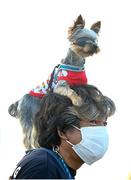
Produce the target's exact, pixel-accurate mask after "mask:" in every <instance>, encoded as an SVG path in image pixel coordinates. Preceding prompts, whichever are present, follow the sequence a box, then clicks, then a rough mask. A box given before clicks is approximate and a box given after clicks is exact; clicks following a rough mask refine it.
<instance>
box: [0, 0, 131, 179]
mask: <svg viewBox="0 0 131 180" xmlns="http://www.w3.org/2000/svg"><path fill="white" fill-rule="evenodd" d="M79 14H81V15H82V16H83V18H84V19H85V21H86V27H87V28H90V26H91V25H92V24H93V23H94V22H96V21H98V20H100V21H101V24H102V27H101V31H100V34H99V46H100V49H101V52H100V53H99V54H97V55H94V56H93V57H91V58H88V59H87V60H86V65H85V67H86V72H87V77H88V80H89V84H93V85H95V86H97V87H98V89H100V90H101V91H102V93H103V94H104V95H106V96H108V97H110V98H111V99H113V101H114V102H115V104H116V108H117V111H116V114H115V115H114V116H113V117H111V118H109V119H108V126H107V127H108V132H109V138H110V142H109V148H108V151H107V153H106V154H105V156H104V157H103V158H102V159H101V160H99V161H98V162H96V163H94V164H93V165H91V166H88V165H86V164H85V165H83V166H82V167H81V168H80V169H79V170H78V171H77V176H76V180H79V179H90V180H98V179H101V180H105V179H106V180H126V179H127V178H126V177H127V175H128V173H129V172H130V171H131V140H130V139H131V130H130V129H131V126H130V125H131V123H130V111H131V110H130V100H131V93H130V92H131V85H130V76H131V65H130V61H131V60H130V59H131V55H130V52H131V50H130V42H131V35H130V32H131V24H130V19H129V17H130V4H129V1H128V0H119V1H118V0H115V1H114V0H109V1H108V0H107V1H102V0H99V1H95V0H77V1H75V0H63V1H62V0H48V1H46V0H39V1H36V0H11V1H9V0H8V1H7V0H1V1H0V62H1V66H0V82H1V84H0V89H1V93H0V107H1V118H0V168H1V173H0V179H2V180H4V179H7V178H8V177H9V175H11V173H12V172H13V170H14V168H15V166H16V164H17V163H18V162H19V160H20V159H21V158H22V156H23V155H24V151H25V149H24V146H23V144H22V130H21V126H20V124H19V121H18V120H17V119H15V118H13V117H11V116H9V114H8V111H7V110H8V107H9V105H10V104H11V103H13V102H15V101H16V100H18V99H20V98H21V97H22V96H23V95H24V94H26V93H28V92H29V91H30V90H31V89H32V88H33V87H35V86H36V85H38V84H40V83H41V82H42V81H45V80H46V79H47V77H48V75H49V73H50V72H51V71H52V69H53V67H54V66H55V65H57V64H59V63H60V60H61V59H62V58H64V57H65V56H66V53H67V50H68V48H69V46H70V44H69V42H68V40H67V30H68V27H69V26H70V25H72V23H73V21H74V20H75V19H76V18H77V16H78V15H79Z"/></svg>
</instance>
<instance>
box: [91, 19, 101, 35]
mask: <svg viewBox="0 0 131 180" xmlns="http://www.w3.org/2000/svg"><path fill="white" fill-rule="evenodd" d="M100 28H101V21H97V22H96V23H94V24H93V25H92V26H91V28H90V29H91V30H93V31H95V32H96V33H99V31H100Z"/></svg>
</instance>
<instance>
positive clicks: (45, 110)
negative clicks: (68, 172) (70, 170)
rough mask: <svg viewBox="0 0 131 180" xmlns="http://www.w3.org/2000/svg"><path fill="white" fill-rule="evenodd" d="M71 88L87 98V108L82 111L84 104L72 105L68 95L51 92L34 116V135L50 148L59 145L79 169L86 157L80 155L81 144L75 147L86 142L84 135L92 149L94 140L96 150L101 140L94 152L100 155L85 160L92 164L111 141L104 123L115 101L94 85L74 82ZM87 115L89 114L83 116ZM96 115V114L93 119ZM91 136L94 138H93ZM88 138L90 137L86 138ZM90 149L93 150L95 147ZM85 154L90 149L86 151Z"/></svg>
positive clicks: (40, 143) (113, 109)
mask: <svg viewBox="0 0 131 180" xmlns="http://www.w3.org/2000/svg"><path fill="white" fill-rule="evenodd" d="M72 88H73V89H74V90H75V91H76V92H77V93H78V94H79V95H80V96H81V97H82V99H83V101H84V102H85V104H84V108H85V109H84V111H82V109H81V108H82V107H75V106H73V104H72V102H71V100H70V99H69V98H68V97H66V96H62V95H59V94H56V93H48V95H46V96H45V97H44V98H43V99H42V101H41V109H40V111H39V113H38V114H37V116H36V118H35V121H34V127H35V131H36V137H35V138H36V141H38V144H39V146H40V147H47V148H50V149H53V148H55V147H59V150H60V153H61V154H62V156H63V157H64V158H65V159H66V161H67V164H69V165H70V166H72V167H74V168H75V169H77V168H79V166H80V165H81V164H82V163H83V162H84V159H85V157H83V155H82V156H81V155H79V154H81V152H78V151H79V150H80V151H81V145H80V147H76V146H79V143H80V142H83V138H84V142H87V141H88V142H89V144H88V143H87V144H88V146H89V149H88V150H89V151H90V148H91V146H92V143H94V141H95V143H96V145H93V146H94V147H93V148H95V151H96V150H97V148H99V143H98V141H99V140H100V143H101V145H100V149H98V151H99V152H98V151H97V152H95V153H97V157H91V155H89V156H90V157H88V158H87V159H86V161H85V162H87V163H88V164H91V163H93V162H94V161H96V160H98V159H100V158H101V157H102V156H103V154H104V153H105V151H106V149H107V145H108V137H107V132H106V130H105V125H106V121H107V118H108V116H110V115H111V114H113V113H114V111H115V105H114V103H113V101H111V100H110V99H109V98H107V99H108V100H105V98H104V97H105V96H103V95H102V93H101V92H100V91H99V90H98V89H97V88H96V87H94V86H91V85H87V86H78V87H77V86H75V87H72ZM90 107H91V108H90ZM79 108H80V109H79ZM92 109H95V110H92ZM85 111H86V112H85ZM82 113H83V114H84V115H83V116H82ZM93 113H94V114H93ZM85 115H87V116H88V117H87V118H85V119H84V118H83V117H85ZM96 115H97V116H96ZM93 117H95V118H94V119H93ZM96 117H97V118H98V117H99V119H96ZM100 118H101V119H100ZM92 126H93V127H92ZM83 127H84V128H83ZM87 127H88V128H87ZM89 127H91V128H89ZM95 127H97V128H95ZM91 136H92V137H93V138H92V139H93V140H91V139H90V138H91ZM85 138H86V140H87V141H85ZM97 140H98V141H97ZM95 143H94V144H95ZM74 145H76V146H74ZM86 146H87V145H86ZM78 149H79V150H78ZM91 151H94V149H93V150H91ZM77 152H78V153H77ZM86 154H88V153H87V152H86ZM80 157H81V158H80ZM71 159H75V164H73V163H72V161H71ZM82 159H83V160H82ZM92 159H94V160H92ZM70 161H71V162H70ZM77 162H78V164H77ZM72 164H73V165H72Z"/></svg>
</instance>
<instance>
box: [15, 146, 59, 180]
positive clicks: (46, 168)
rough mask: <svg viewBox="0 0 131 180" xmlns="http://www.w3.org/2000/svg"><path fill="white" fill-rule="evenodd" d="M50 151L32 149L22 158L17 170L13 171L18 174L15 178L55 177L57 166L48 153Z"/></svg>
mask: <svg viewBox="0 0 131 180" xmlns="http://www.w3.org/2000/svg"><path fill="white" fill-rule="evenodd" d="M50 152H51V151H50V150H47V149H44V148H39V149H34V150H31V151H29V152H27V154H26V155H25V156H24V158H23V159H22V160H21V161H20V162H19V163H18V165H17V169H16V170H15V171H16V172H17V173H18V170H19V173H18V175H17V178H18V179H20V178H23V179H26V178H30V179H32V178H36V179H38V178H39V179H40V178H48V177H49V176H50V177H51V178H52V177H57V176H58V172H57V171H58V170H59V165H58V163H57V161H56V159H55V158H54V156H53V155H52V152H51V153H50Z"/></svg>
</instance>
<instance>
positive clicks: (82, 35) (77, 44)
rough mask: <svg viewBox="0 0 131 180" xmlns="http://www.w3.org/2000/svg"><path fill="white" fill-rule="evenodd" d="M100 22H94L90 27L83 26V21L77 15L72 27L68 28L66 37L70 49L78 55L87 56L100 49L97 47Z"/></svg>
mask: <svg viewBox="0 0 131 180" xmlns="http://www.w3.org/2000/svg"><path fill="white" fill-rule="evenodd" d="M100 27H101V22H100V21H98V22H96V23H94V24H93V25H92V26H91V28H90V29H87V28H85V21H84V20H83V18H82V16H81V15H79V16H78V18H77V19H76V21H75V22H74V24H73V26H72V27H69V30H68V39H69V41H70V42H71V49H72V50H73V51H74V52H75V53H76V54H77V55H79V56H82V57H88V56H91V55H93V54H94V53H98V52H99V51H100V49H99V47H98V33H99V31H100Z"/></svg>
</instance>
